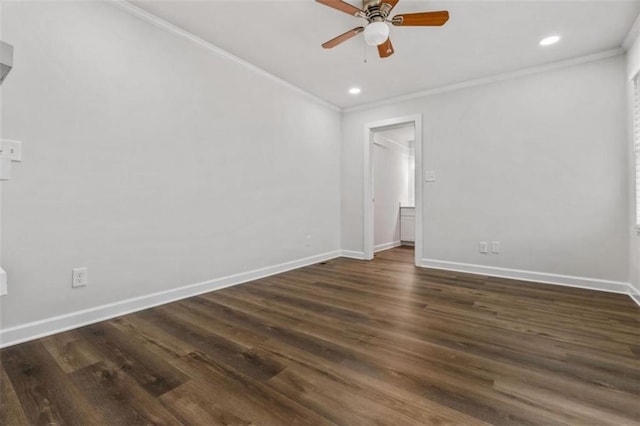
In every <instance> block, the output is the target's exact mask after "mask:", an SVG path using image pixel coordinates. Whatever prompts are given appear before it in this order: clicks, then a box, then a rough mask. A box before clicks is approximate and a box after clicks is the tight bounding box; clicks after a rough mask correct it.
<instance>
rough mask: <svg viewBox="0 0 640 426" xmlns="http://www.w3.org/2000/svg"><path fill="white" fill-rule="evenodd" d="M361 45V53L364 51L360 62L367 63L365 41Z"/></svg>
mask: <svg viewBox="0 0 640 426" xmlns="http://www.w3.org/2000/svg"><path fill="white" fill-rule="evenodd" d="M362 47H363V53H364V59H363V60H362V62H364V63H365V64H366V63H367V43H366V42H365V41H363V43H362Z"/></svg>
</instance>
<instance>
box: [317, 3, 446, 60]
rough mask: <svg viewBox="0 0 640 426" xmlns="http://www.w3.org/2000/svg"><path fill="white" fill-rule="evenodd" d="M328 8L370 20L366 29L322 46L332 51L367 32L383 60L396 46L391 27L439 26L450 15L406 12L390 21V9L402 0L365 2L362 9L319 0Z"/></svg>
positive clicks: (355, 30) (365, 34) (355, 31)
mask: <svg viewBox="0 0 640 426" xmlns="http://www.w3.org/2000/svg"><path fill="white" fill-rule="evenodd" d="M316 1H317V2H318V3H321V4H323V5H325V6H329V7H332V8H334V9H337V10H339V11H340V12H344V13H348V14H349V15H353V16H356V17H358V18H364V19H366V20H367V22H368V23H367V25H365V26H364V27H356V28H354V29H352V30H349V31H347V32H346V33H344V34H341V35H339V36H338V37H336V38H333V39H331V40H329V41H328V42H326V43H324V44H323V45H322V47H324V48H325V49H331V48H332V47H336V46H337V45H339V44H340V43H342V42H345V41H347V40H349V39H350V38H352V37H354V36H356V35H358V34H360V33H361V32H364V39H365V41H366V42H367V44H368V45H369V46H378V54H379V55H380V57H381V58H387V57H389V56H391V55H393V45H392V44H391V39H390V38H389V25H387V22H388V23H391V24H392V25H394V26H396V27H440V26H442V25H444V24H445V22H447V21H448V20H449V12H447V11H446V10H443V11H439V12H421V13H405V14H400V15H395V16H394V17H393V18H390V19H389V14H390V13H391V10H392V9H393V8H394V7H395V6H396V4H398V1H399V0H362V9H358V8H357V7H355V6H353V5H350V4H349V3H345V2H344V1H342V0H316Z"/></svg>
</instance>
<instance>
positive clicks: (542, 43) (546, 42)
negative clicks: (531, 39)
mask: <svg viewBox="0 0 640 426" xmlns="http://www.w3.org/2000/svg"><path fill="white" fill-rule="evenodd" d="M559 41H560V36H557V35H552V36H549V37H545V38H543V39H542V40H540V46H551V45H552V44H556V43H557V42H559Z"/></svg>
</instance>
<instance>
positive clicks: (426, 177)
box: [424, 170, 436, 182]
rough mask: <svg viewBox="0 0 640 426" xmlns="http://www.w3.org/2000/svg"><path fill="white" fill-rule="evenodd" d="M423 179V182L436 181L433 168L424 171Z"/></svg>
mask: <svg viewBox="0 0 640 426" xmlns="http://www.w3.org/2000/svg"><path fill="white" fill-rule="evenodd" d="M424 181H425V182H435V181H436V172H434V171H433V170H427V171H426V172H424Z"/></svg>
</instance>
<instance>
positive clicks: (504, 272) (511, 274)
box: [421, 259, 631, 294]
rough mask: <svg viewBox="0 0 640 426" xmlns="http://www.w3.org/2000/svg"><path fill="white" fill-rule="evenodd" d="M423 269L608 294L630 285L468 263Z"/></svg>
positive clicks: (438, 263) (426, 262)
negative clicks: (553, 285)
mask: <svg viewBox="0 0 640 426" xmlns="http://www.w3.org/2000/svg"><path fill="white" fill-rule="evenodd" d="M421 266H422V267H423V268H433V269H442V270H446V271H456V272H465V273H469V274H477V275H486V276H490V277H500V278H510V279H514V280H519V281H531V282H536V283H543V284H555V285H562V286H566V287H577V288H584V289H588V290H599V291H606V292H609V293H619V294H630V290H631V285H630V284H629V283H626V282H622V281H608V280H601V279H597V278H586V277H574V276H570V275H558V274H548V273H545V272H534V271H523V270H520V269H507V268H498V267H493V266H484V265H474V264H470V263H458V262H448V261H444V260H435V259H422V262H421Z"/></svg>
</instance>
